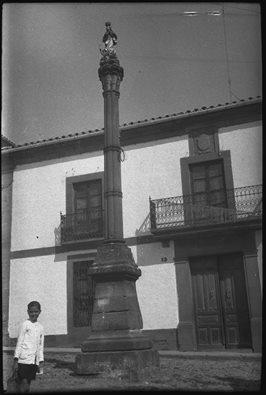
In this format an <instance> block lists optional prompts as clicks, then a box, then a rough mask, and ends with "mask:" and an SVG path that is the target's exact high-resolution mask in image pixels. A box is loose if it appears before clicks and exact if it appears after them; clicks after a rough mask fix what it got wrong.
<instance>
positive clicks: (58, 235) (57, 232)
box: [54, 225, 61, 246]
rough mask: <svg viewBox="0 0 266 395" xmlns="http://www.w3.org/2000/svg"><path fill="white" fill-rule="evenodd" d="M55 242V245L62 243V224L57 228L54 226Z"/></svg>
mask: <svg viewBox="0 0 266 395" xmlns="http://www.w3.org/2000/svg"><path fill="white" fill-rule="evenodd" d="M54 242H55V246H60V245H61V225H58V227H57V228H54Z"/></svg>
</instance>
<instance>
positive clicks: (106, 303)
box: [76, 22, 159, 374]
mask: <svg viewBox="0 0 266 395" xmlns="http://www.w3.org/2000/svg"><path fill="white" fill-rule="evenodd" d="M105 25H106V33H105V34H104V37H103V42H104V44H105V47H104V49H102V50H101V54H102V58H101V60H100V67H99V70H98V73H99V78H100V80H101V82H102V88H103V97H104V201H105V210H104V229H105V233H104V243H103V244H102V245H101V246H100V247H99V248H98V250H97V256H96V259H95V262H94V263H93V265H92V267H91V269H90V275H91V276H93V279H94V284H95V295H94V306H93V315H92V326H91V333H90V335H89V337H88V338H87V339H86V340H85V341H84V342H83V343H82V345H81V351H82V352H81V353H80V354H78V355H77V356H76V372H77V373H78V374H89V373H92V372H95V371H97V370H98V368H99V366H100V365H106V364H107V365H108V366H109V367H111V368H119V369H125V368H127V367H128V365H130V366H131V367H134V368H137V369H142V368H144V367H147V366H151V365H152V366H156V365H158V363H159V357H158V353H157V351H155V350H154V349H153V346H152V342H151V340H150V339H149V338H148V337H146V336H144V335H143V333H142V331H141V329H142V317H141V312H140V308H139V303H138V298H137V293H136V284H135V282H136V280H137V279H138V278H139V276H140V275H141V270H140V269H139V268H138V266H137V265H136V263H135V261H134V258H133V255H132V252H131V250H130V248H129V247H128V246H127V245H126V243H125V240H124V236H123V213H122V189H121V160H120V159H121V147H120V130H119V95H120V93H119V88H120V82H121V81H122V79H123V75H124V71H123V68H122V67H121V66H120V64H119V60H118V58H117V55H116V53H115V51H114V48H113V46H114V45H115V44H116V43H117V36H116V34H115V33H114V32H113V31H112V29H111V24H110V23H109V22H106V24H105Z"/></svg>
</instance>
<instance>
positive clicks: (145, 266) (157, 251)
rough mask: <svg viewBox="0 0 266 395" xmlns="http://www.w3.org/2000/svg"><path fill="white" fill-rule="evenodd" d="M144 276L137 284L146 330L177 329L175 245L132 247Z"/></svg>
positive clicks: (155, 244)
mask: <svg viewBox="0 0 266 395" xmlns="http://www.w3.org/2000/svg"><path fill="white" fill-rule="evenodd" d="M131 251H132V253H133V256H134V258H135V261H136V263H137V264H138V266H139V268H140V269H141V272H142V275H141V276H140V277H139V279H138V280H137V282H136V288H137V295H138V300H139V305H140V310H141V314H142V319H143V329H169V328H176V327H177V324H178V296H177V289H176V272H175V264H174V262H173V253H174V245H173V242H170V245H169V247H162V244H161V243H152V244H141V245H138V246H134V247H131Z"/></svg>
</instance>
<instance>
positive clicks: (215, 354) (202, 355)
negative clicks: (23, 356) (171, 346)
mask: <svg viewBox="0 0 266 395" xmlns="http://www.w3.org/2000/svg"><path fill="white" fill-rule="evenodd" d="M14 350H15V348H14V347H3V352H7V353H11V352H14ZM44 352H45V353H58V354H63V353H65V354H73V353H76V354H78V353H80V352H81V349H80V348H78V347H77V348H70V347H45V348H44ZM158 352H159V355H160V357H167V358H182V359H194V360H195V359H201V360H202V359H206V360H221V359H224V360H228V359H230V360H241V361H255V360H256V361H257V360H261V358H262V354H261V353H253V352H241V351H240V352H237V351H233V352H230V351H210V352H203V351H171V350H159V351H158Z"/></svg>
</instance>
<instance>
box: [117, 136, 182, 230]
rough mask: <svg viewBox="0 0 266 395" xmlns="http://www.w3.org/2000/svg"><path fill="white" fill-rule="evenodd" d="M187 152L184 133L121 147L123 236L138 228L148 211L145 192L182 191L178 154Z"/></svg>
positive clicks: (161, 195)
mask: <svg viewBox="0 0 266 395" xmlns="http://www.w3.org/2000/svg"><path fill="white" fill-rule="evenodd" d="M188 155H189V149H188V138H187V136H182V137H175V138H171V139H165V140H159V141H157V142H156V143H146V144H142V145H138V146H129V147H126V148H125V161H124V162H122V166H121V169H122V191H123V219H124V236H125V237H132V236H134V235H136V232H137V231H140V230H141V228H142V225H143V223H144V222H145V219H147V216H148V215H149V210H150V208H149V196H150V197H151V198H152V199H159V198H164V197H169V196H179V195H182V184H181V170H180V158H181V157H185V156H188Z"/></svg>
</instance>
